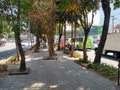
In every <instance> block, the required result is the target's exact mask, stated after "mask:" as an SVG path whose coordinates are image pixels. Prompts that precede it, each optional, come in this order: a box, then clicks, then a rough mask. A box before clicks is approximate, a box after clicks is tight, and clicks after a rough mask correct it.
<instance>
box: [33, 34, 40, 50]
mask: <svg viewBox="0 0 120 90" xmlns="http://www.w3.org/2000/svg"><path fill="white" fill-rule="evenodd" d="M39 49H40V40H39V36H38V34H37V36H36V44H35V46H34V48H33V52H38V50H39Z"/></svg>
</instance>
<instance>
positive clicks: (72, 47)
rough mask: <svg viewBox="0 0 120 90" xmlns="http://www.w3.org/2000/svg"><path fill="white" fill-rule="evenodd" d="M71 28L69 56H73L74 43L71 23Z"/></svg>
mask: <svg viewBox="0 0 120 90" xmlns="http://www.w3.org/2000/svg"><path fill="white" fill-rule="evenodd" d="M71 27H72V30H71V52H70V57H73V52H74V44H73V23H72V25H71Z"/></svg>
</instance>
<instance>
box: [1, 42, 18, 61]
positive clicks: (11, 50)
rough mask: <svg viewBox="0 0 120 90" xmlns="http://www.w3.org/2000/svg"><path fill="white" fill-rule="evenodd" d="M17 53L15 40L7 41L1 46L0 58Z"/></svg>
mask: <svg viewBox="0 0 120 90" xmlns="http://www.w3.org/2000/svg"><path fill="white" fill-rule="evenodd" d="M15 54H16V47H15V43H14V42H10V43H6V44H5V46H1V47H0V60H3V59H7V58H8V57H9V56H11V55H15Z"/></svg>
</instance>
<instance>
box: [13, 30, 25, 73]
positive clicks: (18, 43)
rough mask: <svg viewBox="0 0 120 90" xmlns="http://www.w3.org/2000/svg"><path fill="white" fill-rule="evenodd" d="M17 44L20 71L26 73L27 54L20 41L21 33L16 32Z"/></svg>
mask: <svg viewBox="0 0 120 90" xmlns="http://www.w3.org/2000/svg"><path fill="white" fill-rule="evenodd" d="M15 42H16V45H17V47H18V50H17V51H18V52H17V53H19V55H20V71H25V70H26V63H25V54H24V51H23V48H22V45H21V40H20V33H19V32H15Z"/></svg>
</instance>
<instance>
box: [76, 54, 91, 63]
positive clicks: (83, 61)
mask: <svg viewBox="0 0 120 90" xmlns="http://www.w3.org/2000/svg"><path fill="white" fill-rule="evenodd" d="M78 62H79V63H86V64H89V63H90V62H89V61H88V60H87V61H86V62H85V60H83V56H82V57H81V58H79V60H78Z"/></svg>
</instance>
